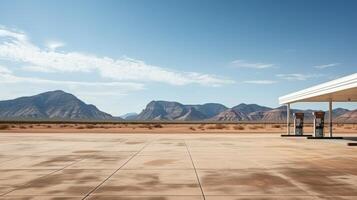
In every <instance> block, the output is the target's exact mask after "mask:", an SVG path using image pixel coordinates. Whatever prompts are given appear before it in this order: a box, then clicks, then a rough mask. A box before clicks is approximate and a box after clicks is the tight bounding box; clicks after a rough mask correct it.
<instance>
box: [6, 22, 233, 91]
mask: <svg viewBox="0 0 357 200" xmlns="http://www.w3.org/2000/svg"><path fill="white" fill-rule="evenodd" d="M51 46H52V50H51V49H50V50H48V49H42V48H40V47H39V46H37V45H35V44H33V43H32V42H31V41H30V40H29V39H28V36H27V35H26V34H25V33H22V32H18V31H13V30H9V29H6V28H4V27H0V59H3V60H7V61H10V62H16V63H20V64H23V65H24V66H28V67H25V69H27V70H32V71H40V72H60V73H66V72H91V73H98V74H99V75H100V76H101V77H103V78H108V79H111V80H116V81H137V82H161V83H167V84H171V85H187V84H199V85H205V86H220V85H223V84H232V83H234V81H233V80H230V79H227V78H222V77H218V76H215V75H210V74H202V73H197V72H178V71H174V70H170V69H167V68H163V67H158V66H154V65H149V64H146V63H145V62H144V61H141V60H136V59H131V58H127V57H123V58H119V59H113V58H110V57H98V56H96V55H89V54H85V53H80V52H57V51H56V48H58V47H59V46H61V45H59V44H56V45H51Z"/></svg>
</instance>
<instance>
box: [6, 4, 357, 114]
mask: <svg viewBox="0 0 357 200" xmlns="http://www.w3.org/2000/svg"><path fill="white" fill-rule="evenodd" d="M356 9H357V2H356V1H326V0H325V1H317V0H314V1H303V0H296V1H291V0H287V1H272V0H265V1H253V0H250V1H218V0H216V1H208V0H207V1H203V0H202V1H199V0H197V1H192V0H191V1H184V0H176V1H174V0H162V1H161V0H153V1H136V0H127V1H123V0H117V1H108V0H104V1H99V0H97V1H16V0H15V1H14V0H11V1H1V2H0V90H1V93H0V99H11V98H15V97H19V96H24V95H33V94H36V93H40V92H44V91H47V90H55V89H61V90H65V91H67V92H70V93H73V94H75V95H76V96H78V97H79V98H81V99H83V100H84V101H86V102H87V103H92V104H95V105H96V106H98V107H99V108H100V109H102V110H104V111H106V112H108V113H111V114H114V115H120V114H124V113H126V112H132V111H134V112H140V111H141V110H142V109H143V108H144V107H145V105H146V104H147V103H148V102H149V101H151V100H172V101H179V102H182V103H186V104H200V103H206V102H218V103H222V104H225V105H227V106H234V105H237V104H239V103H242V102H245V103H258V104H261V105H266V106H271V107H277V106H279V105H278V97H279V96H281V95H284V94H287V93H290V92H294V91H296V90H299V89H303V88H306V87H309V86H312V85H315V84H318V83H322V82H325V81H329V80H332V79H335V78H338V77H341V76H344V75H349V74H351V73H356V69H357V57H356V50H357V37H356V35H357V21H356V19H357V12H355V11H356ZM296 106H297V107H304V108H305V107H309V108H315V109H326V108H327V105H325V104H299V105H296ZM337 106H343V107H347V108H356V104H338V105H337Z"/></svg>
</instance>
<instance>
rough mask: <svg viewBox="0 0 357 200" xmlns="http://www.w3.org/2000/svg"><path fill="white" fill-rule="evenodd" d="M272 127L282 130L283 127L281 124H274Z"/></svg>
mask: <svg viewBox="0 0 357 200" xmlns="http://www.w3.org/2000/svg"><path fill="white" fill-rule="evenodd" d="M271 127H273V128H281V125H280V124H273V125H272V126H271Z"/></svg>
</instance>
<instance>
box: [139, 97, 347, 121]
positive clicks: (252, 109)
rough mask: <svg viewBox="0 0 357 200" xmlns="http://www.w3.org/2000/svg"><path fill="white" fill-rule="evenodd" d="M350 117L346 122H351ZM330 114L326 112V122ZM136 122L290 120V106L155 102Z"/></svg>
mask: <svg viewBox="0 0 357 200" xmlns="http://www.w3.org/2000/svg"><path fill="white" fill-rule="evenodd" d="M295 112H303V113H305V121H306V122H311V121H312V119H313V116H312V112H314V110H299V109H291V112H290V113H291V119H292V116H293V113H295ZM348 112H351V111H349V110H347V109H343V108H336V109H334V110H333V114H332V115H333V118H337V117H339V116H341V115H344V114H346V113H348ZM349 116H353V115H348V114H346V119H344V120H345V121H351V119H348V118H349ZM327 117H328V112H326V119H327ZM135 120H144V121H145V120H177V121H266V122H284V121H286V107H285V106H281V107H277V108H269V107H266V106H260V105H257V104H244V103H241V104H239V105H237V106H234V107H232V108H227V107H226V106H224V105H222V104H217V103H207V104H202V105H184V104H181V103H179V102H170V101H151V102H150V103H149V104H148V105H147V106H146V108H145V109H144V110H143V111H142V112H141V113H140V114H139V115H138V116H137V117H136V118H135Z"/></svg>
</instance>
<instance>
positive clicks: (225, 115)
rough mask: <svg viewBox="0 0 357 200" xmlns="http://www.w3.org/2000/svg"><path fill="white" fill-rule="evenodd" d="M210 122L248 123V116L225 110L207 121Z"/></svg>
mask: <svg viewBox="0 0 357 200" xmlns="http://www.w3.org/2000/svg"><path fill="white" fill-rule="evenodd" d="M209 120H210V121H249V118H248V116H247V115H246V114H245V113H243V112H240V111H238V110H234V109H233V108H230V109H227V110H225V111H223V112H221V113H219V114H217V115H216V116H214V117H212V118H211V119H209Z"/></svg>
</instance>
